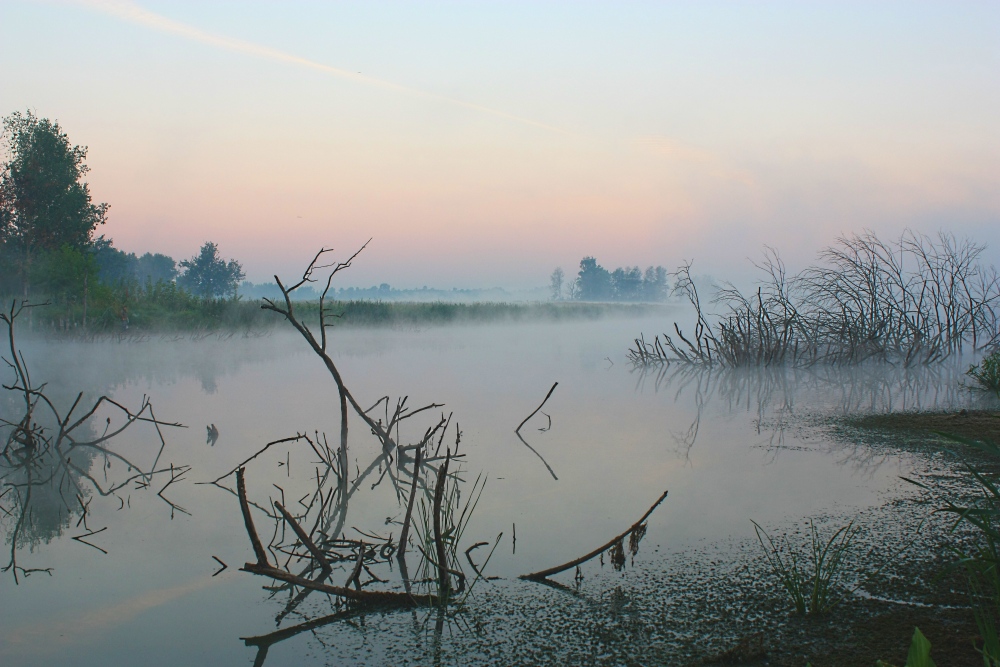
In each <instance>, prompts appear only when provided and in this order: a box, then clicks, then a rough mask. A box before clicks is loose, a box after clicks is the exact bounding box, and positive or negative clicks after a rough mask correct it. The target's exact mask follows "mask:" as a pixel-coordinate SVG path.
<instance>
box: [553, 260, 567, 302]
mask: <svg viewBox="0 0 1000 667" xmlns="http://www.w3.org/2000/svg"><path fill="white" fill-rule="evenodd" d="M565 276H566V274H565V273H563V270H562V269H561V268H559V267H556V270H555V271H553V272H552V275H551V276H549V281H550V282H549V285H550V287H551V289H552V300H553V301H558V300H559V299H561V298H562V286H563V278H565Z"/></svg>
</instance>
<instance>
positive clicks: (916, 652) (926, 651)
mask: <svg viewBox="0 0 1000 667" xmlns="http://www.w3.org/2000/svg"><path fill="white" fill-rule="evenodd" d="M906 667H937V666H936V665H935V664H934V661H933V660H931V643H930V642H929V641H927V637H924V634H923V633H922V632H920V628H913V640H912V641H911V642H910V652H909V653H908V654H907V656H906Z"/></svg>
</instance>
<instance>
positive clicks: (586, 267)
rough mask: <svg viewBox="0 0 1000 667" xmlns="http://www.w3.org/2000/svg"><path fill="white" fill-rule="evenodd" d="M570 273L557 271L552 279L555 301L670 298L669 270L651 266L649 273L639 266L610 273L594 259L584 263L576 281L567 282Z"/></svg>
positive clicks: (627, 267) (583, 260)
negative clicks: (668, 296)
mask: <svg viewBox="0 0 1000 667" xmlns="http://www.w3.org/2000/svg"><path fill="white" fill-rule="evenodd" d="M565 280H566V274H565V273H564V272H563V270H562V269H561V268H558V267H557V268H556V269H555V270H554V271H553V272H552V275H551V276H550V278H549V288H550V291H551V295H552V298H553V299H554V300H560V299H572V300H575V301H647V302H648V301H653V302H655V301H663V300H665V299H666V298H667V294H668V292H669V287H668V285H667V270H666V269H665V268H664V267H662V266H650V267H647V268H646V270H645V271H643V270H642V269H640V268H639V267H638V266H624V267H618V268H617V269H615V270H614V271H608V270H607V269H605V268H604V267H603V266H601V265H600V264H598V263H597V259H596V258H594V257H584V258H583V259H581V260H580V270H579V272H578V273H577V275H576V279H575V280H573V281H571V282H569V283H566V282H565Z"/></svg>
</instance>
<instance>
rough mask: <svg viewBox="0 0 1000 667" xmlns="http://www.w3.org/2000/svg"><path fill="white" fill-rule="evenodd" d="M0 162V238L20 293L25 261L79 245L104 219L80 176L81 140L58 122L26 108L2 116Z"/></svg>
mask: <svg viewBox="0 0 1000 667" xmlns="http://www.w3.org/2000/svg"><path fill="white" fill-rule="evenodd" d="M2 143H3V149H4V154H5V156H4V161H3V162H0V244H2V245H3V250H4V255H5V256H6V257H7V258H8V261H11V260H13V261H14V262H15V263H16V265H17V266H16V270H17V271H18V272H19V274H20V277H21V280H22V283H23V287H24V291H25V294H26V295H27V291H28V281H29V273H30V270H31V262H32V260H33V259H34V257H35V256H36V255H38V254H39V253H43V252H55V251H58V250H59V249H60V248H62V247H63V246H68V247H70V248H73V249H76V250H83V249H85V248H86V247H87V246H88V245H89V244H90V243H91V240H92V236H93V233H94V230H95V229H96V228H97V226H98V225H103V224H104V222H105V220H106V219H107V214H108V205H107V204H94V203H93V202H92V201H91V196H90V187H89V186H88V184H87V183H85V182H83V180H82V179H83V177H84V176H85V175H86V173H87V172H88V171H89V169H88V167H87V165H86V163H85V160H86V158H87V147H86V146H73V145H72V144H70V141H69V137H68V136H67V135H66V133H65V132H63V130H62V128H61V127H60V126H59V123H58V122H55V123H53V122H51V121H50V120H49V119H48V118H38V117H37V116H35V114H34V113H32V112H31V111H27V112H25V113H23V114H22V113H20V112H17V111H16V112H14V113H12V114H11V115H10V116H7V117H5V118H4V119H3V134H2Z"/></svg>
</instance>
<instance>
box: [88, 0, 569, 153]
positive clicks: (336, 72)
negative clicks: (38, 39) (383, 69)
mask: <svg viewBox="0 0 1000 667" xmlns="http://www.w3.org/2000/svg"><path fill="white" fill-rule="evenodd" d="M79 2H80V3H81V4H83V5H84V6H86V7H90V8H91V9H95V10H97V11H100V12H102V13H104V14H108V15H111V16H114V17H115V18H118V19H121V20H123V21H127V22H129V23H134V24H137V25H142V26H145V27H147V28H151V29H153V30H158V31H160V32H164V33H168V34H172V35H177V36H179V37H183V38H185V39H190V40H193V41H196V42H201V43H202V44H208V45H209V46H214V47H216V48H218V49H224V50H226V51H232V52H235V53H242V54H245V55H249V56H253V57H255V58H264V59H267V60H272V61H275V62H280V63H285V64H288V65H294V66H296V67H303V68H306V69H311V70H315V71H317V72H322V73H324V74H328V75H330V76H335V77H337V78H340V79H346V80H349V81H353V82H355V83H358V84H361V85H364V86H369V87H372V88H380V89H382V90H388V91H391V92H396V93H401V94H405V95H411V96H415V97H423V98H425V99H430V100H435V101H438V102H445V103H447V104H451V105H454V106H458V107H461V108H463V109H468V110H470V111H475V112H478V113H483V114H487V115H490V116H494V117H497V118H503V119H504V120H509V121H512V122H515V123H519V124H522V125H528V126H530V127H536V128H539V129H542V130H547V131H550V132H557V133H559V134H564V135H572V134H573V133H572V132H569V131H568V130H564V129H562V128H560V127H556V126H554V125H549V124H547V123H542V122H540V121H536V120H532V119H530V118H525V117H524V116H518V115H515V114H511V113H507V112H506V111H501V110H499V109H493V108H491V107H486V106H483V105H481V104H475V103H473V102H467V101H465V100H460V99H456V98H454V97H447V96H445V95H438V94H437V93H432V92H428V91H425V90H420V89H418V88H411V87H409V86H404V85H401V84H398V83H393V82H392V81H385V80H383V79H377V78H375V77H371V76H365V75H364V74H360V73H357V72H351V71H348V70H345V69H342V68H340V67H334V66H332V65H326V64H324V63H321V62H317V61H315V60H309V59H308V58H302V57H299V56H296V55H294V54H291V53H287V52H285V51H281V50H279V49H274V48H271V47H269V46H263V45H261V44H255V43H253V42H248V41H245V40H242V39H235V38H232V37H226V36H225V35H216V34H213V33H210V32H207V31H205V30H201V29H200V28H196V27H194V26H191V25H188V24H186V23H182V22H180V21H175V20H173V19H171V18H168V17H166V16H163V15H161V14H157V13H155V12H151V11H149V10H148V9H144V8H143V7H141V6H139V5H137V4H136V3H134V2H131V1H129V0H79Z"/></svg>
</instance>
